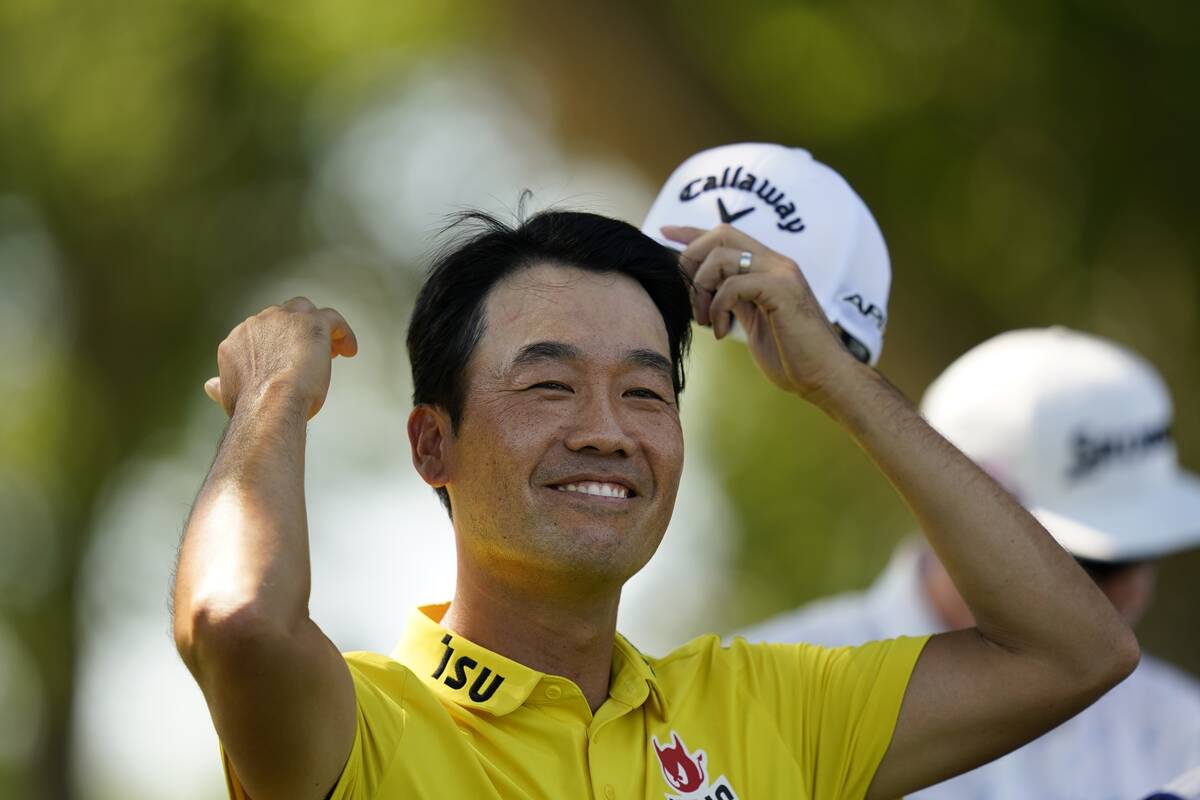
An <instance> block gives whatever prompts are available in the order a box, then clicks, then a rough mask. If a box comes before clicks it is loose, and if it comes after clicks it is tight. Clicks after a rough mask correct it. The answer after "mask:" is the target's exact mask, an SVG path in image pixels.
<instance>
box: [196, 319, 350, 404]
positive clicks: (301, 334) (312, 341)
mask: <svg viewBox="0 0 1200 800" xmlns="http://www.w3.org/2000/svg"><path fill="white" fill-rule="evenodd" d="M357 352H358V340H357V339H356V338H355V336H354V331H353V330H351V329H350V325H349V323H347V322H346V320H345V319H344V318H343V317H342V315H341V314H339V313H338V312H336V311H334V310H333V309H332V308H317V307H316V306H315V305H313V304H312V303H311V302H309V300H308V299H307V298H304V297H296V298H293V299H291V300H289V301H287V302H286V303H284V304H283V305H282V306H269V307H267V308H265V309H263V310H262V311H260V312H258V313H257V314H255V315H254V316H252V317H248V318H247V319H246V320H245V321H244V322H243V323H242V324H240V325H238V326H237V327H236V328H234V329H233V331H231V332H230V334H229V336H227V337H226V338H225V341H223V342H221V344H220V345H219V346H218V347H217V369H218V371H219V372H220V377H217V378H209V379H208V381H207V382H206V383H205V384H204V391H205V393H207V394H208V396H209V397H211V398H212V399H213V400H214V401H216V402H217V403H219V404H220V405H221V406H222V407H223V408H224V409H225V413H226V414H228V415H229V416H231V417H232V416H233V412H234V410H235V409H236V408H237V404H238V401H239V400H240V399H241V398H243V397H246V398H252V399H253V398H258V397H261V396H262V395H263V393H264V392H266V391H267V390H268V389H272V388H283V389H285V390H286V391H287V392H289V393H290V394H291V395H292V396H293V398H294V399H295V401H296V402H297V403H299V407H300V408H303V409H305V418H306V419H312V417H313V416H314V415H316V413H317V412H318V411H320V410H321V406H322V405H324V404H325V396H326V394H328V392H329V378H330V360H331V359H333V358H336V357H337V356H346V357H347V358H349V357H352V356H354V354H356V353H357Z"/></svg>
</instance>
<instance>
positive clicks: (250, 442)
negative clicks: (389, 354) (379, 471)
mask: <svg viewBox="0 0 1200 800" xmlns="http://www.w3.org/2000/svg"><path fill="white" fill-rule="evenodd" d="M357 349H358V345H357V342H356V341H355V338H354V334H353V332H352V331H351V330H350V327H349V325H347V324H346V321H345V320H344V319H342V317H341V315H339V314H338V313H337V312H336V311H334V310H332V309H317V308H316V307H315V306H314V305H313V304H312V303H310V302H309V301H308V300H305V299H304V298H296V299H295V300H291V301H289V302H288V303H286V304H285V305H283V306H271V307H270V308H268V309H266V310H264V311H262V312H261V313H259V314H257V315H255V316H253V317H251V318H249V319H247V320H246V321H245V322H243V323H242V324H241V325H238V326H237V327H236V328H234V330H233V332H232V333H230V335H229V337H228V338H227V339H226V340H225V341H224V342H222V343H221V345H220V347H219V348H218V350H217V363H218V367H219V369H220V377H219V378H214V379H212V380H210V381H209V382H208V383H207V384H206V385H205V391H206V392H208V394H209V396H210V397H212V398H213V399H214V400H216V401H217V402H219V403H221V405H222V406H223V407H224V408H225V410H226V412H227V413H228V414H229V417H230V418H229V425H228V427H227V428H226V430H225V435H224V437H223V438H222V440H221V445H220V447H219V449H218V451H217V457H216V460H215V461H214V462H213V465H212V469H211V470H210V471H209V474H208V478H207V479H206V480H205V482H204V486H203V487H202V488H201V490H200V494H199V496H198V497H197V498H196V503H195V505H194V506H193V507H192V512H191V514H190V515H189V517H188V521H187V525H186V529H185V532H184V538H183V544H182V546H181V547H180V553H179V564H178V568H177V572H176V578H175V590H174V631H175V643H176V646H177V647H178V648H179V653H180V655H181V656H182V657H183V660H184V662H185V663H186V664H187V666H188V669H189V670H191V672H192V675H193V676H194V677H195V679H196V682H197V683H198V684H199V685H200V688H201V690H202V691H203V692H204V697H205V699H206V700H207V702H208V708H209V711H210V712H211V714H212V718H213V723H214V724H215V726H216V729H217V733H218V735H219V736H220V738H221V742H222V744H223V746H224V747H225V750H226V753H227V754H228V756H229V760H230V763H231V764H232V766H233V768H234V771H235V772H236V773H237V776H238V779H239V780H240V781H241V783H242V785H243V786H244V787H245V788H246V790H247V791H248V792H249V794H250V796H252V797H254V798H255V800H271V799H272V798H297V799H298V800H303V799H304V798H313V799H314V800H320V798H323V797H325V796H326V795H327V794H328V792H329V790H330V788H331V787H332V786H333V785H334V783H335V782H336V781H337V778H338V776H339V774H340V773H341V770H342V767H343V765H344V764H345V762H346V758H347V756H348V755H349V753H350V748H351V746H352V745H353V743H354V726H355V700H354V686H353V683H352V681H351V678H350V674H349V671H348V669H347V667H346V665H345V662H344V661H343V660H342V657H341V655H340V654H339V653H338V651H337V648H336V647H334V645H333V643H332V642H330V641H329V639H328V638H326V637H325V635H324V634H323V633H322V632H321V630H320V629H319V628H318V627H317V625H316V624H315V623H314V622H313V621H312V619H310V618H309V615H308V594H309V576H310V570H309V558H308V525H307V520H306V515H305V507H304V440H305V432H306V427H307V422H308V420H309V419H310V418H311V417H312V416H313V415H314V414H316V413H317V411H318V410H319V409H320V407H321V405H322V404H323V403H324V400H325V395H326V393H327V392H328V390H329V380H330V371H331V365H330V361H331V358H332V357H333V356H337V355H344V356H353V355H354V354H355V352H357Z"/></svg>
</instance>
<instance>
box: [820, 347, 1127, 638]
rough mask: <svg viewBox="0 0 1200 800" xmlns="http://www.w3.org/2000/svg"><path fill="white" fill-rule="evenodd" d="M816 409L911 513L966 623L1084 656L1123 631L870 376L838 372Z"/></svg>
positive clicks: (970, 468)
mask: <svg viewBox="0 0 1200 800" xmlns="http://www.w3.org/2000/svg"><path fill="white" fill-rule="evenodd" d="M839 377H840V378H842V379H841V380H838V381H836V382H832V383H831V385H833V386H834V387H835V388H834V389H832V390H831V391H829V392H827V393H826V394H825V395H824V396H822V397H821V398H820V400H819V401H818V402H819V404H820V405H821V407H822V408H824V409H825V410H826V411H827V413H829V414H830V415H831V416H833V417H834V418H835V419H837V420H838V421H839V422H841V423H842V424H843V425H844V426H845V427H846V428H847V430H849V431H850V433H851V434H852V435H853V436H854V437H855V439H856V440H857V441H858V442H859V444H860V445H861V446H862V447H863V448H864V449H865V450H866V451H867V453H868V454H870V456H871V457H872V458H873V459H874V461H875V462H876V463H877V464H878V465H879V467H880V469H881V470H882V471H883V472H884V474H885V475H886V476H887V477H888V479H889V480H890V481H891V482H892V484H893V486H895V488H896V489H897V491H898V492H899V493H900V495H901V496H902V497H903V498H904V500H905V502H906V503H907V504H908V505H909V507H910V508H911V509H912V512H913V514H914V515H915V516H916V518H917V520H918V522H919V523H920V525H921V528H922V530H923V531H924V532H925V534H926V536H927V538H928V539H929V542H930V544H931V545H932V546H933V548H934V550H935V551H936V552H937V554H938V556H939V558H941V560H942V562H943V563H944V564H945V565H946V568H947V570H948V571H949V573H950V575H951V577H952V578H953V579H954V582H955V585H956V587H957V588H958V590H959V592H960V593H961V594H962V596H963V598H964V599H965V600H966V601H967V604H968V605H969V606H970V608H971V611H972V613H973V614H974V615H975V618H976V621H977V625H978V628H979V631H980V632H981V633H982V634H983V635H984V636H985V637H987V638H988V639H990V640H991V641H993V642H994V643H996V644H999V645H1001V646H1003V647H1005V648H1008V649H1012V650H1045V651H1047V652H1062V651H1063V650H1064V649H1066V650H1068V651H1071V650H1072V649H1074V651H1075V652H1077V653H1079V654H1085V653H1087V652H1089V651H1092V650H1094V649H1095V647H1096V641H1097V636H1105V635H1106V634H1107V635H1108V636H1112V637H1122V636H1127V635H1128V632H1127V630H1126V629H1125V627H1124V625H1123V623H1121V622H1120V620H1119V618H1118V617H1117V614H1116V612H1115V611H1114V609H1113V608H1112V606H1111V604H1110V603H1109V602H1108V601H1107V600H1106V598H1105V597H1104V596H1103V594H1102V593H1101V592H1100V591H1099V590H1098V589H1097V588H1096V586H1095V585H1094V584H1093V583H1092V582H1091V581H1090V580H1089V579H1088V578H1087V576H1086V575H1085V574H1084V573H1083V571H1082V570H1081V569H1080V568H1079V567H1078V566H1077V565H1076V564H1075V563H1074V561H1073V560H1072V559H1071V558H1070V556H1068V555H1067V554H1066V553H1065V552H1064V551H1063V550H1062V549H1061V548H1060V547H1059V546H1058V545H1057V544H1056V543H1055V542H1054V541H1053V539H1051V537H1050V536H1049V534H1047V533H1046V531H1045V530H1044V529H1043V528H1042V527H1041V525H1040V524H1039V523H1038V522H1037V521H1036V520H1035V519H1034V518H1033V517H1032V516H1031V515H1030V514H1029V513H1028V512H1026V511H1025V510H1024V509H1023V508H1022V507H1021V506H1020V505H1019V504H1018V503H1017V502H1016V501H1015V500H1014V499H1013V498H1012V497H1011V496H1010V495H1009V494H1008V493H1007V492H1005V491H1004V490H1003V489H1002V488H1001V487H1000V486H998V485H997V484H996V483H995V482H994V481H993V480H992V479H991V478H990V477H988V476H987V475H986V474H984V472H983V471H982V470H981V469H979V467H977V466H976V465H975V464H974V463H973V462H972V461H970V459H968V458H967V457H966V456H964V455H963V454H962V453H960V452H959V451H958V450H957V449H956V448H954V447H953V446H952V445H951V444H949V443H948V442H946V441H945V440H944V439H943V438H942V437H941V436H940V435H939V434H937V433H936V432H935V431H934V430H932V429H931V428H930V427H929V426H928V425H927V424H926V423H925V422H924V420H922V419H921V418H920V416H919V415H918V414H917V412H916V411H915V409H913V407H912V405H911V404H910V403H909V402H908V401H907V400H906V399H905V398H904V397H903V396H901V395H900V394H899V392H897V391H896V390H895V389H893V388H892V387H891V386H890V385H889V384H888V383H887V382H886V381H885V380H884V379H883V378H882V377H881V376H879V375H878V374H877V373H875V372H874V371H872V370H869V369H867V368H865V367H861V366H859V365H857V364H852V363H850V362H849V361H848V360H847V367H846V374H845V375H843V376H839Z"/></svg>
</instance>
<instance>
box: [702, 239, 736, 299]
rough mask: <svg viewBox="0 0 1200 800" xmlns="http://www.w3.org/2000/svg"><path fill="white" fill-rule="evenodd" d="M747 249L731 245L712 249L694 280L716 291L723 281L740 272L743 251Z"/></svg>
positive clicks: (710, 290)
mask: <svg viewBox="0 0 1200 800" xmlns="http://www.w3.org/2000/svg"><path fill="white" fill-rule="evenodd" d="M745 252H747V251H746V250H734V249H733V248H730V247H717V248H715V249H713V250H710V251H709V253H708V255H707V256H705V257H704V261H703V262H702V263H701V264H700V268H699V269H697V270H696V276H695V277H694V278H692V282H693V283H695V284H696V285H697V286H699V287H700V288H702V289H706V290H708V291H709V292H714V293H715V292H716V291H717V289H718V288H720V286H721V282H722V281H724V280H725V279H726V278H731V277H733V276H734V275H737V274H739V273H738V271H739V270H740V268H741V258H742V253H745Z"/></svg>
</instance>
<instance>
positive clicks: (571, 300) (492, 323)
mask: <svg viewBox="0 0 1200 800" xmlns="http://www.w3.org/2000/svg"><path fill="white" fill-rule="evenodd" d="M486 327H487V333H486V334H485V337H484V340H485V342H487V343H489V344H491V345H496V347H495V348H493V347H489V348H488V349H492V350H497V351H500V352H503V353H505V354H507V356H508V357H510V358H511V357H512V356H513V355H515V354H516V353H517V351H519V350H520V349H521V348H522V347H525V346H527V345H529V344H531V343H534V342H537V341H559V342H564V343H567V344H570V345H572V346H574V347H576V348H579V349H580V350H581V351H582V352H583V353H587V352H589V351H595V350H596V349H597V348H598V347H601V346H603V345H605V344H607V345H610V346H611V347H612V349H614V351H618V350H619V351H621V352H624V351H625V350H628V349H630V348H655V349H659V350H661V351H662V352H663V353H664V354H665V353H666V351H667V347H668V338H667V331H666V324H665V322H664V321H663V318H662V315H661V314H660V313H659V311H658V308H657V307H656V306H655V305H654V301H653V300H651V298H650V295H649V294H647V293H646V290H645V289H643V288H642V287H641V285H640V284H638V283H637V281H635V280H633V279H632V278H630V277H628V276H626V275H623V274H620V273H616V272H605V273H596V272H590V271H586V270H581V269H578V268H575V267H563V266H557V265H538V266H534V267H529V268H527V269H524V270H521V271H520V272H519V273H517V274H515V275H512V276H509V277H508V278H506V279H505V280H504V281H501V282H500V283H499V284H498V285H497V286H496V287H495V288H494V289H493V290H492V292H491V293H490V294H489V295H488V299H487V304H486ZM602 349H606V348H602Z"/></svg>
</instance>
